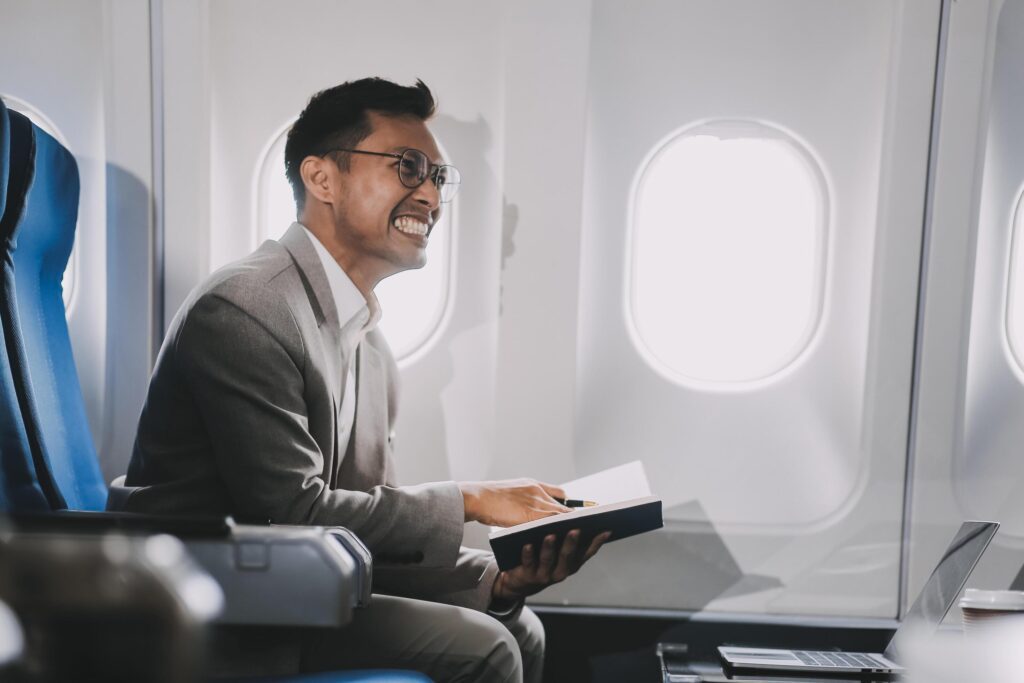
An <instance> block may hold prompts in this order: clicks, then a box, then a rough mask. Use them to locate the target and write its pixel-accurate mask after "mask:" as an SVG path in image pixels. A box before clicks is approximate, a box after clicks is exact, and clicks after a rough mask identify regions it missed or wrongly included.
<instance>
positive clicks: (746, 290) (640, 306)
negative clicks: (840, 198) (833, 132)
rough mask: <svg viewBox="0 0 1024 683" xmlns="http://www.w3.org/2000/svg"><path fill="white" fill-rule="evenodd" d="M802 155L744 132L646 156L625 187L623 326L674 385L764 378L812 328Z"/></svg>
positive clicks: (810, 209) (813, 215)
mask: <svg viewBox="0 0 1024 683" xmlns="http://www.w3.org/2000/svg"><path fill="white" fill-rule="evenodd" d="M826 200H827V197H826V189H825V181H824V176H823V174H822V173H821V171H820V167H819V166H818V165H817V163H816V162H815V161H814V160H813V158H812V156H811V155H810V153H809V152H808V150H807V149H806V148H805V147H804V146H802V145H801V144H800V143H798V142H797V141H796V140H794V139H793V138H792V137H790V136H789V135H787V134H785V133H783V132H782V131H780V130H778V129H775V128H773V127H769V126H766V125H763V124H758V123H753V122H725V121H721V122H716V123H709V124H702V125H700V126H698V127H694V128H689V129H687V130H684V131H682V132H681V133H677V134H675V135H674V136H672V137H671V138H669V139H668V140H667V141H665V142H663V143H662V144H660V145H659V146H658V147H656V148H655V149H654V150H653V151H652V153H651V154H650V155H649V156H648V161H647V163H646V164H645V165H644V166H642V167H641V170H640V172H639V174H638V176H637V180H636V182H635V184H634V190H633V197H632V210H631V214H632V223H631V226H630V231H631V234H630V240H629V247H628V252H629V254H628V263H627V272H628V276H627V278H628V279H627V282H628V287H629V291H628V294H627V319H628V320H629V323H630V324H629V325H628V327H630V332H631V336H632V338H633V341H634V343H635V344H636V346H637V348H638V349H639V351H640V353H641V356H643V358H644V359H645V360H646V361H647V362H648V363H649V364H650V365H652V366H653V367H654V369H656V370H657V371H658V372H660V373H661V374H663V375H665V376H667V377H668V378H670V379H672V380H674V381H677V382H680V383H683V384H693V383H696V384H699V385H702V386H706V385H707V383H712V384H715V385H718V386H719V387H723V388H724V387H727V386H729V385H730V384H732V385H733V386H736V385H737V383H749V382H753V381H757V380H763V379H766V378H769V377H771V376H774V375H776V374H777V373H779V372H780V371H782V370H783V369H784V368H786V367H788V366H791V365H792V364H793V363H794V362H795V361H796V360H797V358H799V357H800V356H801V355H802V354H803V352H804V350H805V349H807V348H808V345H809V343H810V340H811V339H812V337H813V335H814V331H815V329H816V328H817V326H818V321H819V319H820V317H821V313H820V311H821V306H822V298H823V297H822V294H823V289H824V281H825V278H824V275H825V273H824V270H825V260H826V259H825V253H826V249H825V243H826V237H827V235H826V226H827V216H828V211H827V204H826Z"/></svg>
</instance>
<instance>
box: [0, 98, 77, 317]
mask: <svg viewBox="0 0 1024 683" xmlns="http://www.w3.org/2000/svg"><path fill="white" fill-rule="evenodd" d="M0 97H3V100H4V103H5V104H6V105H7V107H8V108H9V109H13V110H14V111H16V112H19V113H21V114H24V115H25V117H26V118H28V120H29V121H31V122H32V123H34V124H36V125H37V126H39V127H40V128H42V129H43V130H44V131H46V132H47V133H49V134H50V135H51V136H52V137H53V139H54V140H56V141H57V142H59V143H60V144H62V145H64V147H67V148H68V151H70V149H71V148H70V147H68V141H67V138H65V137H64V134H63V133H61V132H60V130H59V129H58V128H57V126H56V125H54V123H53V121H51V120H50V119H49V117H47V116H46V115H45V114H43V112H41V111H39V109H37V108H36V107H33V106H32V105H31V104H29V103H28V102H26V101H25V100H22V99H20V98H17V97H13V96H11V95H0ZM78 227H79V226H78V224H76V225H75V243H74V245H73V246H72V247H71V256H70V257H68V264H67V266H65V267H64V277H63V278H61V282H60V284H61V290H62V292H61V295H62V297H63V299H64V315H65V316H70V315H71V307H72V306H73V305H74V303H75V284H76V275H77V271H78V268H77V265H78Z"/></svg>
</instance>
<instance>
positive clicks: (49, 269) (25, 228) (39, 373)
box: [0, 111, 107, 510]
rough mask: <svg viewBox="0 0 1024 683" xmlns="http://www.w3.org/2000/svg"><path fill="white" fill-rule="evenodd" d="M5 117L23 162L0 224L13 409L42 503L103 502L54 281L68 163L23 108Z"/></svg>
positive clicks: (74, 168)
mask: <svg viewBox="0 0 1024 683" xmlns="http://www.w3.org/2000/svg"><path fill="white" fill-rule="evenodd" d="M8 120H9V126H10V139H11V157H12V166H13V164H14V163H18V164H21V163H27V164H28V169H27V170H28V174H27V175H28V177H27V178H26V181H25V183H24V184H25V186H26V188H25V192H24V205H23V207H22V212H21V220H20V221H18V220H14V218H15V217H14V215H13V212H11V213H12V216H11V218H12V220H10V221H8V220H6V219H5V220H4V224H3V228H2V232H0V239H2V240H3V244H4V253H3V269H4V281H5V287H4V290H5V291H4V297H3V303H2V308H3V311H2V315H3V322H4V328H5V332H6V335H5V336H6V337H7V339H8V345H9V347H10V348H9V350H10V353H9V356H10V363H11V367H12V371H13V375H14V381H15V386H17V387H19V388H20V392H19V397H18V398H19V401H20V402H21V407H22V411H21V412H22V415H23V416H31V417H30V418H29V419H26V420H25V428H26V431H27V432H28V438H29V444H30V446H31V448H32V455H33V458H34V459H35V461H36V462H37V464H43V463H45V465H46V467H45V468H42V469H41V468H40V467H37V468H36V473H37V475H40V473H41V472H43V471H45V472H47V473H48V475H49V476H48V477H46V476H40V484H41V485H42V486H43V490H44V493H45V494H46V495H47V498H48V499H49V500H50V503H51V507H52V508H53V509H57V510H60V509H71V510H103V509H104V508H105V506H106V503H107V486H106V484H105V483H104V481H103V476H102V474H101V473H100V468H99V461H98V459H97V457H96V453H95V450H94V448H93V443H92V436H91V434H90V431H89V424H88V422H87V421H86V417H85V405H84V403H83V401H82V391H81V388H80V386H79V383H78V373H77V371H76V369H75V360H74V356H73V355H72V352H71V338H70V336H69V334H68V326H67V319H66V318H65V313H64V301H63V296H62V293H63V290H62V285H61V280H62V279H63V276H64V269H65V266H66V265H67V262H68V258H69V257H70V256H71V247H72V246H73V244H74V238H75V223H76V222H77V220H78V189H79V184H78V165H77V164H76V163H75V158H74V157H73V156H72V155H71V153H70V152H68V150H67V149H65V148H64V146H63V145H61V144H60V143H59V142H57V141H56V140H55V139H53V138H52V137H51V136H50V135H49V134H47V133H46V132H44V131H43V130H41V129H39V128H37V127H35V126H33V124H32V122H31V121H29V120H28V119H27V118H26V117H25V116H24V115H22V114H20V113H18V112H15V111H10V112H9V113H8ZM33 159H34V164H33V163H32V161H33ZM32 168H34V173H32V172H31V170H32ZM12 170H13V169H12ZM19 175H20V174H19ZM13 181H14V178H12V179H11V181H9V182H12V184H13ZM13 199H14V197H12V196H11V193H10V192H9V193H8V201H12V200H13ZM12 208H13V207H12ZM12 285H13V287H12ZM19 311H20V314H19ZM48 479H49V481H48Z"/></svg>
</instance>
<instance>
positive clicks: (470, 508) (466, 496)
mask: <svg viewBox="0 0 1024 683" xmlns="http://www.w3.org/2000/svg"><path fill="white" fill-rule="evenodd" d="M456 485H457V486H458V487H459V491H460V492H461V493H462V507H463V517H464V518H465V521H467V522H475V521H476V520H477V519H479V516H478V514H477V507H478V505H477V501H478V500H479V499H478V497H477V494H476V486H475V485H474V484H472V483H470V482H466V481H460V482H457V483H456Z"/></svg>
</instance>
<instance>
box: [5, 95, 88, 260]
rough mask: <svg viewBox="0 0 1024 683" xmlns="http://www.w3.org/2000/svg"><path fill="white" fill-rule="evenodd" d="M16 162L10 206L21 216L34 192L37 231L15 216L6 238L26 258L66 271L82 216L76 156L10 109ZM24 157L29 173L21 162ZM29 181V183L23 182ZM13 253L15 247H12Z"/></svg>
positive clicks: (9, 244)
mask: <svg viewBox="0 0 1024 683" xmlns="http://www.w3.org/2000/svg"><path fill="white" fill-rule="evenodd" d="M10 122H11V151H12V159H11V160H12V166H11V175H10V179H9V181H8V182H9V191H8V195H7V202H8V208H9V209H10V208H11V204H12V203H15V205H16V207H17V212H16V214H15V213H14V212H12V211H10V210H8V211H7V212H6V214H12V216H11V217H12V218H14V217H15V215H16V216H17V217H18V218H21V217H22V215H23V213H24V211H25V202H26V199H27V197H28V196H29V190H30V189H31V196H32V198H33V199H32V201H33V207H34V208H33V209H32V210H33V212H35V213H37V214H42V215H37V217H36V220H33V229H32V230H18V225H19V222H20V221H17V220H13V221H12V222H11V223H12V224H11V225H7V222H8V221H7V215H6V214H5V216H4V226H3V228H0V238H2V239H4V240H6V241H7V244H8V249H9V250H13V249H14V248H15V247H17V249H18V251H19V260H20V261H21V263H27V262H29V261H35V262H36V263H37V264H39V265H40V266H41V267H44V268H46V270H48V271H50V272H55V273H57V274H58V276H59V274H61V273H63V272H64V268H65V266H66V265H67V262H68V259H69V258H70V256H71V248H72V246H74V240H75V223H76V221H77V219H78V194H79V180H78V164H77V162H76V161H75V157H74V156H72V154H71V152H69V151H68V150H67V148H65V147H64V145H62V144H61V143H60V142H58V141H57V140H55V139H54V138H53V137H52V136H51V135H50V134H49V133H47V132H46V131H44V130H42V129H41V128H39V127H38V126H36V125H34V124H33V123H32V122H31V121H30V120H29V119H28V118H27V117H25V116H24V115H23V114H21V113H19V112H16V111H10ZM22 161H24V163H25V169H24V172H19V171H18V169H17V168H16V166H15V162H17V163H18V164H19V165H20V164H21V163H22ZM19 174H20V175H27V176H30V177H29V178H27V181H28V182H25V183H23V184H22V183H20V182H17V180H18V178H16V176H17V175H19ZM22 185H23V187H22ZM8 253H10V251H8Z"/></svg>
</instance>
